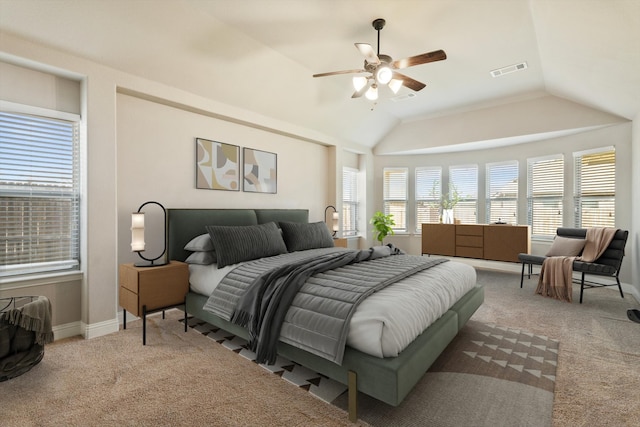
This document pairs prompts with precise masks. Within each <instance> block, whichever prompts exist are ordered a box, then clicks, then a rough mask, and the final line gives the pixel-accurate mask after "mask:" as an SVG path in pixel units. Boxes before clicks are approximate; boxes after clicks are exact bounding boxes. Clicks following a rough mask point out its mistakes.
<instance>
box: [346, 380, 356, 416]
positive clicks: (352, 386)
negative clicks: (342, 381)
mask: <svg viewBox="0 0 640 427" xmlns="http://www.w3.org/2000/svg"><path fill="white" fill-rule="evenodd" d="M347 375H348V377H347V389H348V392H349V421H351V422H352V423H355V422H356V421H358V382H357V374H356V373H355V372H353V371H349V372H348V373H347Z"/></svg>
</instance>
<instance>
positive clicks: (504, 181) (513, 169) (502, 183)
mask: <svg viewBox="0 0 640 427" xmlns="http://www.w3.org/2000/svg"><path fill="white" fill-rule="evenodd" d="M486 179H487V185H486V189H487V197H486V203H487V219H488V222H489V223H494V222H506V223H507V224H512V225H516V224H518V162H517V161H515V160H514V161H511V162H503V163H488V164H487V175H486Z"/></svg>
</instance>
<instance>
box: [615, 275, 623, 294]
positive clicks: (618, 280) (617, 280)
mask: <svg viewBox="0 0 640 427" xmlns="http://www.w3.org/2000/svg"><path fill="white" fill-rule="evenodd" d="M616 282H618V290H619V291H620V296H621V297H622V298H624V293H623V292H622V286H621V285H620V279H618V276H616Z"/></svg>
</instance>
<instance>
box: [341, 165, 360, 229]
mask: <svg viewBox="0 0 640 427" xmlns="http://www.w3.org/2000/svg"><path fill="white" fill-rule="evenodd" d="M358 214H359V205H358V171H357V170H356V169H352V168H342V235H343V236H344V237H347V236H357V235H358Z"/></svg>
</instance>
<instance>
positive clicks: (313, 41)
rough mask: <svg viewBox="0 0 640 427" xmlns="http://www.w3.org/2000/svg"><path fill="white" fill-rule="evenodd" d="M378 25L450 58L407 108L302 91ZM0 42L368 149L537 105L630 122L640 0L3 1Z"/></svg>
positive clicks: (637, 75)
mask: <svg viewBox="0 0 640 427" xmlns="http://www.w3.org/2000/svg"><path fill="white" fill-rule="evenodd" d="M375 18H384V19H385V20H386V21H387V24H386V27H385V28H384V29H383V30H382V32H381V49H380V50H381V53H386V54H389V55H391V56H392V57H393V58H394V59H401V58H404V57H408V56H413V55H417V54H420V53H424V52H429V51H433V50H436V49H443V50H445V51H446V53H447V55H448V58H447V60H445V61H440V62H435V63H430V64H424V65H419V66H415V67H411V68H408V69H406V70H404V74H406V75H409V76H411V77H413V78H414V79H417V80H419V81H422V82H424V83H426V84H427V87H426V88H425V89H423V90H422V91H420V92H417V96H416V97H413V98H408V99H404V100H401V101H394V100H391V99H389V98H390V97H391V94H390V93H389V94H388V95H384V94H383V95H382V96H381V99H380V101H379V102H378V103H377V104H376V105H373V104H372V103H371V102H370V101H367V100H366V99H364V98H361V99H351V94H352V92H353V90H352V88H351V75H339V76H331V77H323V78H312V77H311V76H312V74H315V73H320V72H327V71H337V70H345V69H354V68H360V67H361V66H362V62H363V58H362V56H361V54H360V53H359V52H358V50H357V49H356V48H355V47H354V43H355V42H363V43H369V44H371V45H372V46H374V48H375V47H376V37H377V35H376V31H375V30H374V29H373V28H372V26H371V22H372V21H373V19H375ZM0 30H1V31H3V32H4V31H6V32H8V33H13V34H14V35H17V36H20V37H23V38H26V39H29V40H33V41H36V42H38V43H41V44H45V45H48V46H52V47H54V48H57V49H61V50H63V51H67V52H70V53H73V54H75V55H79V56H82V57H86V58H89V59H91V60H93V61H96V62H99V63H102V64H105V65H108V66H110V67H113V68H117V69H120V70H123V71H126V72H128V73H131V74H135V75H139V76H142V77H144V78H148V79H151V80H154V81H158V82H162V83H165V84H168V85H171V86H175V87H178V88H180V89H183V90H186V91H189V92H193V93H195V94H198V95H200V96H205V97H208V98H211V99H214V100H216V101H219V102H222V103H226V104H229V105H232V106H237V107H241V108H244V109H246V110H250V111H253V112H256V113H260V114H262V115H264V116H267V117H271V118H274V119H277V120H280V121H285V122H289V123H291V124H294V125H295V126H298V127H302V128H305V129H310V130H312V131H313V132H318V133H319V134H321V135H326V136H327V140H329V139H336V140H341V141H351V142H356V143H359V144H362V145H365V146H368V147H373V146H375V145H376V144H378V143H379V142H380V141H382V140H383V139H384V137H385V136H386V135H388V134H389V132H391V131H392V130H393V129H394V128H397V126H398V125H400V124H401V123H403V122H414V121H416V120H424V119H432V118H434V117H442V116H447V115H452V114H460V113H463V112H469V111H472V110H474V109H481V108H486V107H487V106H492V105H503V104H505V103H509V102H511V101H512V100H521V99H523V98H527V97H529V98H530V97H532V96H540V94H551V95H554V96H556V97H560V98H565V99H567V100H571V101H574V102H577V103H580V104H583V105H585V106H588V107H592V108H595V109H598V110H601V111H603V112H606V113H609V114H613V115H616V116H619V117H622V118H626V119H629V120H631V119H634V118H635V117H636V116H637V114H639V113H640V0H384V1H383V0H378V1H376V0H304V1H300V0H238V1H230V0H83V1H79V0H56V1H44V0H0ZM0 37H1V33H0ZM519 62H526V63H527V65H528V68H527V69H526V70H524V71H520V72H517V73H513V74H508V75H505V76H502V77H499V78H493V77H491V75H490V74H489V72H490V71H491V70H493V69H496V68H500V67H504V66H508V65H512V64H516V63H519ZM410 92H411V91H410V90H408V89H406V88H402V89H401V91H400V93H399V96H400V97H401V98H402V97H403V95H407V94H408V93H410ZM404 98H407V97H406V96H404Z"/></svg>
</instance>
